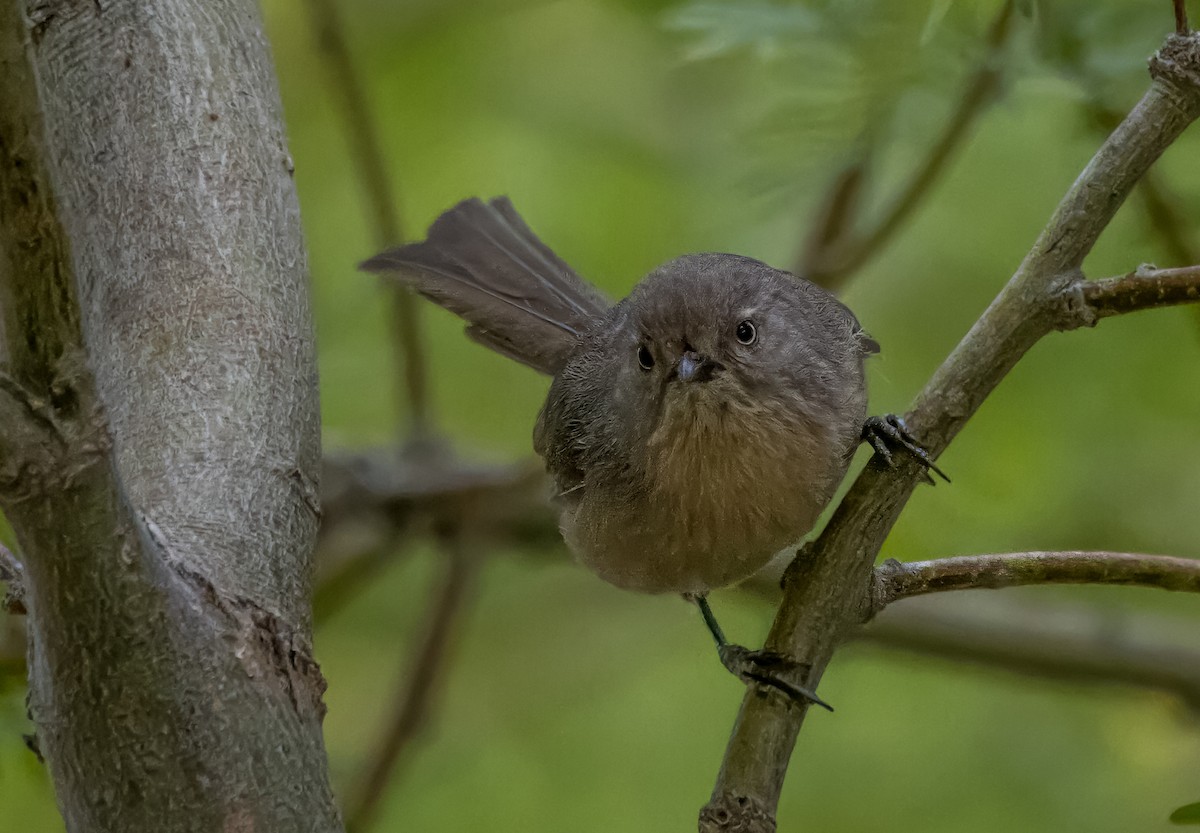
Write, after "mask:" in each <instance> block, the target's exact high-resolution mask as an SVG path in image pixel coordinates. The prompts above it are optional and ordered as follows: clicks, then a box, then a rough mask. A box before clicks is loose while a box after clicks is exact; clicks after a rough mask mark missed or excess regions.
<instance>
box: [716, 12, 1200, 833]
mask: <svg viewBox="0 0 1200 833" xmlns="http://www.w3.org/2000/svg"><path fill="white" fill-rule="evenodd" d="M1150 70H1151V76H1152V78H1153V81H1152V84H1151V86H1150V89H1149V90H1148V91H1147V92H1146V94H1145V95H1144V96H1143V98H1142V100H1141V101H1140V102H1138V104H1137V105H1136V106H1135V107H1134V109H1133V111H1132V112H1131V113H1130V114H1129V115H1128V116H1127V117H1126V118H1125V120H1124V121H1123V122H1122V123H1121V124H1120V125H1119V126H1118V127H1117V128H1116V130H1115V131H1114V132H1113V134H1112V135H1111V136H1110V137H1109V138H1108V140H1107V141H1106V142H1105V143H1104V144H1103V146H1102V147H1101V148H1100V149H1099V151H1098V152H1097V153H1096V155H1095V157H1093V159H1092V161H1091V162H1090V163H1089V164H1088V166H1087V168H1086V169H1085V170H1084V171H1083V172H1082V174H1081V175H1080V176H1079V178H1078V179H1077V180H1076V181H1075V183H1074V184H1073V185H1072V186H1071V188H1070V189H1069V190H1068V192H1067V194H1066V196H1065V197H1064V198H1063V200H1062V201H1061V202H1060V203H1059V205H1058V207H1057V209H1056V210H1055V212H1054V214H1053V215H1052V216H1051V218H1050V220H1049V222H1048V223H1047V224H1046V227H1045V229H1044V230H1043V231H1042V233H1041V235H1040V236H1039V238H1038V240H1037V242H1036V243H1035V244H1034V246H1033V248H1032V249H1031V250H1030V252H1029V253H1028V254H1027V255H1026V257H1025V259H1024V261H1023V262H1022V263H1021V266H1020V267H1019V268H1018V269H1017V272H1016V273H1015V274H1014V275H1013V277H1012V278H1011V280H1010V281H1009V282H1008V284H1007V285H1006V286H1005V287H1004V289H1003V290H1001V292H1000V294H999V295H998V296H997V298H996V299H995V300H994V301H993V302H992V304H991V305H990V306H989V307H988V309H987V310H986V311H985V312H984V314H983V315H982V316H981V317H980V319H979V320H978V321H977V322H976V323H975V325H974V326H973V327H972V328H971V330H970V331H969V332H968V333H967V334H966V336H965V337H964V338H963V340H962V341H961V342H960V343H959V345H958V346H957V347H956V348H955V350H954V351H953V353H951V355H950V356H949V357H948V358H947V359H946V361H945V362H944V363H943V364H942V366H941V367H940V368H939V369H938V370H937V371H936V372H935V373H934V375H933V378H932V379H931V380H930V381H929V383H928V384H927V385H926V386H925V388H924V390H923V391H922V392H921V393H920V395H919V396H918V397H917V400H916V402H915V403H914V406H913V409H912V411H911V412H910V413H909V415H908V419H907V422H908V427H909V429H910V430H911V431H912V433H913V434H914V435H915V436H916V437H918V438H919V439H920V440H921V441H922V442H923V443H924V445H925V447H926V448H927V449H928V450H929V451H930V452H931V453H932V454H933V455H934V456H935V457H936V456H937V455H938V454H940V452H941V451H943V450H944V449H945V448H946V446H947V445H948V444H949V443H950V441H951V440H952V439H953V438H954V437H955V436H956V435H957V434H958V432H959V431H961V430H962V428H963V426H964V425H965V424H966V422H967V420H969V419H970V418H971V416H972V415H973V414H974V413H975V411H977V410H978V409H979V407H980V405H981V404H982V403H983V401H984V399H985V398H986V397H987V396H988V394H990V393H991V392H992V390H994V389H995V388H996V386H997V385H998V384H999V383H1000V382H1001V380H1003V378H1004V377H1005V376H1006V375H1007V374H1008V372H1009V371H1010V370H1011V369H1012V368H1013V367H1014V366H1015V365H1016V363H1017V362H1018V361H1019V360H1020V358H1021V356H1023V355H1024V354H1025V353H1026V352H1027V351H1028V350H1029V349H1030V348H1031V347H1032V346H1033V345H1034V344H1036V343H1037V341H1038V340H1039V339H1040V338H1041V337H1042V336H1044V335H1046V334H1047V333H1048V332H1050V331H1052V330H1054V329H1056V328H1058V327H1059V326H1060V325H1061V310H1062V303H1061V300H1060V298H1061V293H1062V292H1063V291H1064V289H1066V288H1068V287H1070V286H1071V285H1072V284H1073V283H1074V282H1075V281H1078V280H1079V279H1080V277H1081V275H1082V272H1081V267H1082V264H1083V259H1084V257H1085V256H1086V255H1087V254H1088V253H1089V252H1090V251H1091V249H1092V247H1093V246H1094V244H1095V242H1096V240H1097V238H1098V237H1099V236H1100V234H1101V232H1102V231H1103V230H1104V229H1105V228H1106V227H1107V226H1108V223H1109V222H1110V221H1111V219H1112V217H1113V215H1114V214H1115V213H1116V211H1117V209H1118V208H1119V207H1120V206H1121V204H1122V203H1123V202H1124V200H1125V198H1126V197H1127V196H1128V195H1129V192H1130V191H1131V190H1132V189H1133V187H1134V185H1136V183H1137V182H1138V180H1139V179H1141V177H1142V175H1143V174H1144V173H1145V172H1146V171H1147V170H1148V169H1149V167H1150V166H1151V165H1152V164H1153V163H1154V161H1155V160H1156V159H1157V158H1158V157H1159V156H1160V155H1161V154H1162V152H1163V151H1164V150H1165V149H1166V148H1167V147H1168V146H1170V144H1171V143H1172V142H1173V141H1175V139H1176V138H1178V137H1179V135H1180V134H1181V133H1182V132H1183V131H1184V129H1186V128H1187V126H1188V125H1189V124H1191V122H1192V121H1194V120H1195V119H1196V118H1197V117H1198V116H1200V37H1197V36H1196V35H1195V34H1187V35H1179V34H1174V35H1171V36H1170V37H1168V38H1167V40H1166V42H1165V43H1164V45H1163V47H1162V48H1161V49H1160V50H1159V51H1158V53H1157V54H1156V55H1155V56H1154V58H1153V59H1152V60H1151V62H1150ZM920 478H921V470H920V467H919V466H917V465H916V464H915V463H913V462H909V461H904V462H902V463H900V465H899V466H898V467H897V468H895V469H890V470H885V469H883V468H881V467H879V466H875V465H872V466H868V467H867V469H866V470H864V471H863V472H862V474H860V475H859V477H858V478H857V480H856V481H855V482H854V484H853V485H852V486H851V488H850V490H849V492H848V493H847V494H846V496H845V498H844V499H843V500H842V502H841V504H840V505H839V506H838V508H837V510H836V511H835V513H834V515H833V517H832V519H831V520H830V522H829V524H828V525H827V526H826V528H825V530H824V531H823V532H822V534H821V536H820V537H819V538H818V539H817V540H816V541H815V542H814V543H813V545H812V546H810V547H807V548H806V549H805V550H803V551H802V552H801V554H800V556H799V557H797V558H796V559H795V561H793V563H792V565H791V567H790V568H789V570H788V573H787V575H786V576H785V588H784V599H783V602H782V604H781V606H780V609H779V612H778V614H777V615H776V618H775V622H774V624H773V626H772V628H771V632H770V634H769V635H768V637H767V640H766V646H765V647H766V649H767V650H770V651H774V652H776V653H780V654H783V655H784V656H787V657H789V658H791V659H793V660H795V661H797V662H799V663H801V664H803V665H807V666H808V667H809V668H810V669H811V670H810V673H809V674H808V676H807V679H805V680H802V681H801V682H802V683H804V684H806V685H807V686H808V687H810V688H811V687H814V686H815V685H816V683H817V682H818V681H819V680H820V677H821V674H822V673H823V672H824V669H825V667H826V665H827V664H828V662H829V659H830V657H831V656H832V655H833V652H834V650H835V649H836V646H837V645H838V644H839V642H841V641H842V640H843V639H844V637H845V636H846V635H847V634H848V633H849V630H850V628H852V627H853V626H854V623H855V621H856V620H857V618H858V615H859V614H860V613H861V600H862V598H863V592H864V585H865V584H866V583H867V581H868V580H869V576H870V569H871V565H872V563H873V562H874V560H875V557H876V555H877V554H878V552H879V549H880V547H881V546H882V544H883V541H884V539H885V538H886V537H887V534H888V532H889V531H890V530H891V528H892V526H893V524H894V523H895V522H896V519H897V518H898V517H899V515H900V512H901V511H902V510H903V507H904V505H905V503H906V502H907V500H908V498H909V496H910V495H911V494H912V491H913V489H914V488H915V487H916V485H917V483H918V482H919V481H920ZM806 713H807V707H806V706H804V705H798V704H795V703H792V702H789V701H787V700H785V699H784V698H781V697H778V696H776V695H775V694H773V693H772V692H770V691H766V690H763V689H761V688H759V687H756V686H751V687H749V688H748V689H747V692H746V696H745V698H744V699H743V701H742V707H741V710H740V712H739V714H738V718H737V721H736V723H735V725H734V728H733V733H732V736H731V738H730V741H729V745H728V747H727V749H726V754H725V759H724V761H723V764H722V767H721V772H720V775H719V776H718V779H717V783H716V786H715V788H714V790H713V795H712V799H711V800H710V802H709V803H708V805H707V806H705V808H704V809H703V810H702V811H701V814H700V830H701V831H705V833H715V831H732V830H737V831H741V832H742V833H771V832H772V831H774V830H775V809H776V807H777V806H778V801H779V796H780V792H781V790H782V786H783V780H784V776H785V774H786V772H787V767H788V762H789V760H790V758H791V755H792V750H793V748H794V746H795V743H796V739H797V737H798V735H799V732H800V727H801V725H802V724H803V721H804V717H805V714H806Z"/></svg>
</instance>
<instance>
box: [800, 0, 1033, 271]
mask: <svg viewBox="0 0 1200 833" xmlns="http://www.w3.org/2000/svg"><path fill="white" fill-rule="evenodd" d="M1015 7H1016V3H1015V2H1014V0H1006V2H1005V3H1004V4H1003V5H1002V6H1001V7H1000V10H999V11H998V12H997V13H996V16H995V18H994V19H993V20H992V22H991V25H990V26H989V27H988V33H987V37H986V38H985V40H984V54H983V55H982V57H981V58H980V59H979V64H978V66H977V67H976V69H975V71H974V72H973V73H972V74H971V76H970V78H969V79H968V80H967V83H966V85H965V86H964V88H963V92H962V95H961V96H960V98H959V100H958V104H957V106H956V107H955V108H954V111H953V112H952V113H951V114H950V118H949V119H948V120H947V121H946V124H945V126H944V127H943V128H942V132H941V135H939V136H938V138H937V139H936V140H935V141H934V143H933V145H932V146H931V147H930V149H929V151H928V153H926V154H925V157H924V159H922V160H921V162H920V163H919V164H918V165H917V167H916V168H915V169H914V170H913V172H912V174H911V175H910V177H909V179H908V181H907V182H906V183H905V184H904V185H903V186H902V187H901V188H900V189H899V191H898V192H897V193H896V194H895V196H894V197H893V198H892V200H891V202H890V203H889V204H888V206H887V208H886V209H884V211H883V214H882V215H881V216H880V217H879V218H878V219H877V220H876V221H875V222H874V225H873V226H872V227H871V228H870V229H868V230H867V231H865V232H863V233H861V234H859V233H856V232H855V230H854V228H853V224H854V220H855V214H856V212H857V209H858V208H860V207H861V202H860V201H859V199H858V195H859V193H860V192H861V190H862V185H863V174H864V166H863V163H862V162H861V161H860V162H855V163H854V164H853V165H851V166H850V167H849V168H848V169H847V170H846V171H844V172H843V174H842V175H841V176H839V177H838V178H837V179H836V180H835V181H834V183H833V184H832V185H831V186H830V188H829V191H828V193H827V195H826V197H825V199H824V200H822V202H821V206H822V208H821V210H820V212H819V217H818V220H817V221H816V222H815V223H814V224H813V228H814V231H813V234H811V235H810V236H809V238H808V240H807V241H806V243H805V246H804V252H803V254H802V255H801V257H800V259H799V262H798V263H797V265H796V269H797V270H798V271H797V274H799V275H804V276H805V277H806V278H808V279H809V280H811V281H813V282H814V283H817V284H819V285H821V286H824V287H826V288H828V289H836V288H837V287H838V286H840V285H841V284H842V283H843V282H844V281H845V279H846V278H847V277H849V275H850V274H851V273H853V272H854V271H855V270H856V269H858V268H860V267H861V266H862V265H863V264H864V263H866V262H867V261H869V260H870V259H871V258H872V257H874V256H875V255H876V254H877V253H878V252H879V251H880V250H881V249H882V248H883V246H884V245H885V244H886V243H887V242H888V240H890V239H891V238H892V236H893V235H894V234H895V233H896V232H897V231H898V230H899V229H900V228H901V226H903V225H904V223H905V221H906V220H907V219H908V218H909V217H910V216H911V215H912V214H913V212H914V211H916V209H917V208H918V207H919V206H920V205H921V203H922V202H923V201H924V199H925V197H926V196H928V194H929V192H930V190H931V189H932V188H933V185H934V183H935V182H937V180H938V178H939V177H940V176H941V174H942V173H943V172H944V171H945V169H946V166H947V165H948V164H949V162H950V160H951V159H952V158H953V157H954V152H955V151H956V150H957V149H958V147H959V145H961V144H962V142H963V140H964V139H965V138H966V137H967V136H968V135H969V133H970V129H971V127H972V126H973V125H974V124H975V122H976V120H977V119H978V118H979V116H980V114H981V113H983V111H984V110H985V109H986V107H987V105H988V104H990V103H991V102H992V100H993V98H994V96H995V94H996V90H997V89H998V88H999V86H1000V81H1001V79H1002V77H1003V73H1002V71H1001V67H1000V64H1001V58H1002V56H1003V52H1004V47H1005V45H1006V43H1007V42H1008V38H1009V35H1010V34H1011V33H1012V20H1013V16H1014V14H1015Z"/></svg>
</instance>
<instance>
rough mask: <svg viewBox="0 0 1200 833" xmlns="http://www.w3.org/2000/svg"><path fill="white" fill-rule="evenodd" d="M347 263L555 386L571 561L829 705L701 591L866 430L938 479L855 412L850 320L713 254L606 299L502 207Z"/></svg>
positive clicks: (859, 405)
mask: <svg viewBox="0 0 1200 833" xmlns="http://www.w3.org/2000/svg"><path fill="white" fill-rule="evenodd" d="M362 268H363V269H365V270H367V271H370V272H382V273H385V274H387V275H388V276H390V277H393V278H395V279H397V280H399V281H401V282H402V283H404V284H406V285H408V286H411V287H412V288H414V289H416V290H417V291H418V292H420V293H421V294H422V295H424V296H425V297H427V298H429V299H430V300H432V301H434V302H435V303H437V304H440V305H441V306H443V307H445V308H446V309H448V310H450V311H451V312H454V313H457V314H458V315H460V316H461V317H462V318H463V319H465V320H466V322H467V324H468V326H467V334H468V335H469V336H470V337H471V338H473V339H475V340H476V341H478V342H480V343H482V344H485V345H486V346H488V347H490V348H492V349H493V350H496V351H497V352H499V353H502V354H504V355H506V356H508V357H510V358H512V359H514V360H516V361H518V362H521V363H522V364H526V365H528V366H530V367H532V368H534V369H535V370H540V371H541V372H543V373H546V374H548V375H550V376H552V377H553V382H552V383H551V385H550V391H549V394H548V396H547V397H546V403H545V405H544V406H543V408H542V411H541V413H540V414H539V416H538V419H537V424H536V426H535V428H534V432H533V445H534V449H535V450H536V451H537V453H538V454H540V455H541V456H542V457H543V458H544V459H545V461H546V469H547V471H548V472H549V473H550V474H551V475H552V476H553V478H554V481H555V483H556V484H557V491H558V495H557V501H558V503H559V505H560V507H561V511H562V519H561V529H562V534H563V538H564V539H565V540H566V543H567V546H568V547H569V548H570V550H571V551H572V552H573V553H574V554H575V556H576V557H577V558H578V559H579V560H580V561H581V562H583V563H584V564H585V565H586V566H587V567H588V568H589V569H591V570H592V571H593V572H595V573H596V574H597V575H598V576H600V577H601V578H602V579H604V580H605V581H608V582H610V583H612V584H615V585H617V586H618V587H623V588H626V589H629V590H638V591H642V592H646V593H679V594H683V595H684V596H685V597H687V598H688V599H690V600H692V601H695V602H696V603H697V604H698V605H699V607H700V610H701V613H702V614H703V615H704V619H705V622H706V624H707V625H708V627H709V629H710V631H711V632H712V635H713V638H714V639H715V640H716V641H717V646H718V649H719V652H720V656H721V659H722V662H723V663H724V664H725V665H726V667H728V668H729V669H730V670H731V671H733V672H734V673H736V674H738V675H739V676H741V677H743V678H745V679H748V680H754V681H757V682H760V683H764V684H766V685H770V686H773V687H775V688H777V689H780V690H782V691H783V692H785V693H786V694H788V695H790V696H792V697H796V698H800V699H810V700H813V701H814V702H817V703H820V704H821V705H823V706H826V708H828V706H827V705H826V704H825V703H823V702H822V701H820V700H819V699H818V698H817V697H816V696H815V695H814V694H812V692H810V691H808V690H806V689H804V688H803V687H801V686H799V685H796V684H794V683H792V682H789V681H788V680H787V677H788V676H789V674H790V673H792V672H793V671H794V670H795V669H790V668H788V667H787V663H785V662H783V661H782V660H781V659H780V658H779V657H777V656H769V655H766V654H764V653H762V652H752V651H748V650H746V649H745V648H742V647H741V646H737V645H731V644H730V643H728V642H727V641H726V639H725V636H724V634H723V633H722V632H721V629H720V627H719V626H718V625H717V622H716V619H715V617H714V616H713V613H712V610H711V608H710V607H709V605H708V602H707V599H706V596H707V594H708V592H709V591H710V590H712V589H715V588H719V587H725V586H728V585H730V584H734V583H736V582H738V581H741V580H742V579H745V578H747V577H748V576H750V575H751V574H753V573H754V572H756V571H757V570H759V569H760V568H761V567H763V565H765V564H766V563H767V562H768V561H769V560H771V558H772V556H774V555H775V554H776V553H778V552H779V551H780V550H782V549H784V548H785V547H787V546H788V545H791V544H794V543H796V542H797V541H799V539H800V538H801V537H802V536H804V535H805V534H806V533H807V532H809V531H810V530H811V529H812V527H813V524H814V523H816V520H817V517H818V515H820V513H821V511H822V510H823V509H824V508H825V506H826V504H827V503H828V502H829V500H830V498H832V496H833V493H834V491H835V490H836V489H837V486H838V484H839V483H840V482H841V480H842V478H843V477H844V476H845V473H846V469H847V467H848V466H849V465H850V460H851V457H852V456H853V454H854V450H855V448H856V447H857V446H858V444H859V442H861V441H862V440H863V439H864V437H865V438H866V439H868V440H870V441H871V443H872V445H874V446H875V447H876V449H877V450H879V451H880V452H881V454H882V455H883V456H884V457H885V458H888V459H890V456H889V453H888V447H887V444H886V442H885V440H886V441H890V442H894V443H898V444H899V445H900V446H902V447H904V448H906V449H908V450H909V451H910V452H911V453H913V454H915V455H916V456H917V458H918V459H919V460H921V461H922V462H923V463H924V464H925V465H926V466H928V467H930V468H933V469H934V470H935V471H938V470H937V468H936V467H934V466H933V464H932V463H931V462H930V461H929V460H928V458H927V457H926V455H925V453H924V452H923V451H922V450H921V449H920V448H919V447H918V446H916V445H915V443H913V442H912V440H911V438H910V437H908V435H907V432H905V431H904V429H903V424H902V423H900V421H899V420H898V419H896V418H895V417H890V416H889V417H880V418H874V419H871V420H867V419H866V416H867V413H866V408H867V391H866V383H865V379H864V375H863V360H864V359H865V358H866V357H867V356H868V355H870V354H872V353H876V352H878V350H879V346H878V345H877V344H876V343H875V341H874V340H872V339H871V338H870V337H869V336H868V335H867V334H866V333H865V332H864V331H863V329H862V328H861V327H860V326H859V323H858V321H857V319H855V317H854V315H853V313H851V312H850V310H849V309H847V308H846V307H845V306H844V305H843V304H842V303H841V302H839V301H838V300H837V299H836V298H834V297H833V296H832V295H830V294H829V293H828V292H826V291H825V290H824V289H822V288H820V287H818V286H816V285H815V284H812V283H810V282H808V281H806V280H804V279H802V278H798V277H796V276H795V275H791V274H789V273H787V272H783V271H781V270H778V269H773V268H771V267H770V266H768V265H766V264H765V263H761V262H759V261H757V260H753V259H751V258H748V257H741V256H738V255H732V254H716V253H707V254H691V255H684V256H683V257H679V258H676V259H675V260H672V261H670V262H669V263H666V264H664V265H663V266H660V267H659V268H658V269H656V270H654V271H653V272H651V273H650V274H649V275H647V276H646V277H645V278H644V279H643V280H642V281H641V282H640V283H639V284H638V285H637V286H636V287H635V288H634V289H633V291H632V292H631V293H630V294H629V296H628V297H627V298H625V299H624V300H623V301H620V302H618V303H616V304H613V303H612V302H610V301H609V300H608V299H607V298H605V297H604V296H603V295H602V294H601V293H600V292H599V291H598V290H597V289H596V288H595V287H593V286H591V285H590V284H589V283H587V282H586V281H585V280H584V279H583V278H581V277H580V276H579V275H578V274H576V273H575V271H574V270H572V269H571V267H570V266H568V265H567V264H566V263H564V262H563V261H562V260H561V259H560V258H559V257H558V256H557V255H555V254H554V252H552V251H551V250H550V249H549V248H548V247H547V246H546V245H545V244H544V243H543V242H542V241H541V240H539V239H538V238H537V236H536V235H534V233H533V232H532V231H530V229H529V227H528V226H527V225H526V224H525V222H524V221H523V220H522V219H521V217H520V215H518V214H517V212H516V210H515V209H514V208H513V206H512V204H511V203H510V202H509V201H508V200H507V199H506V198H503V197H502V198H499V199H494V200H492V201H490V202H489V203H484V202H482V201H480V200H478V199H471V200H467V201H465V202H462V203H459V204H458V205H457V206H455V207H454V208H452V209H450V210H449V211H447V212H445V213H444V214H442V215H441V217H439V218H438V219H437V221H436V222H434V224H433V226H432V227H431V228H430V229H429V233H428V237H427V239H426V240H425V241H424V242H421V243H414V244H410V245H407V246H401V247H399V248H396V249H392V250H389V251H386V252H383V253H382V254H379V255H376V256H375V257H373V258H371V259H370V260H367V261H366V262H364V263H363V264H362ZM938 473H939V474H940V473H941V472H940V471H939V472H938ZM943 476H944V475H943Z"/></svg>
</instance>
